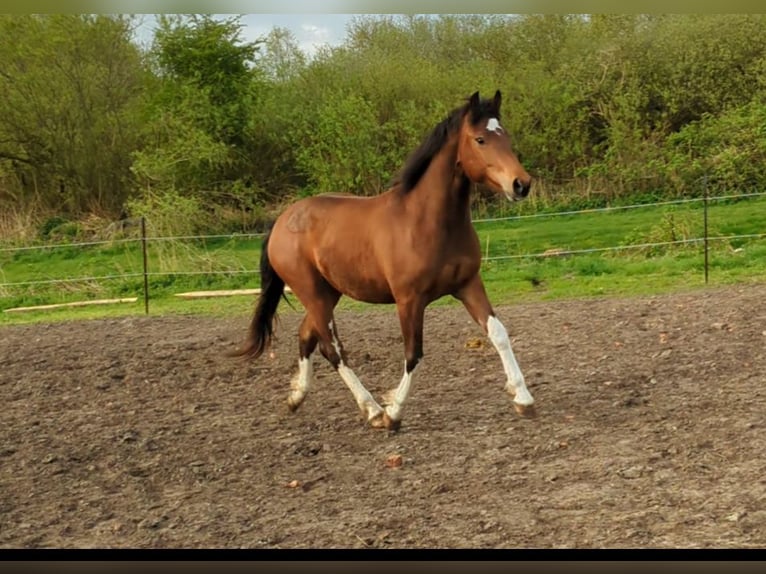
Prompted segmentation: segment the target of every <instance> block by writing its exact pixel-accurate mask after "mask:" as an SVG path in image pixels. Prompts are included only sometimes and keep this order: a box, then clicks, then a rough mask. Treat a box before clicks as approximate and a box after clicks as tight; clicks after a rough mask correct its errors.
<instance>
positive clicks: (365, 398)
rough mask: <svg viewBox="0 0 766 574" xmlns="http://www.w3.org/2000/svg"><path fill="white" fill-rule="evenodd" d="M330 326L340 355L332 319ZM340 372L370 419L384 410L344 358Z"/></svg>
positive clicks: (339, 366)
mask: <svg viewBox="0 0 766 574" xmlns="http://www.w3.org/2000/svg"><path fill="white" fill-rule="evenodd" d="M329 327H330V333H332V346H333V347H335V352H336V353H338V356H341V352H340V343H339V342H338V339H336V338H335V330H334V329H333V325H332V321H330V324H329ZM338 374H339V375H340V378H341V379H343V382H344V383H346V386H347V387H348V388H349V390H350V391H351V394H352V395H354V399H356V404H357V405H359V408H360V409H362V412H363V413H365V414H366V415H367V420H368V421H369V420H371V419H373V418H375V417H376V416H378V415H380V414H381V413H382V412H383V409H382V408H381V406H380V405H379V404H378V403H377V402H376V401H375V399H374V398H373V396H372V395H371V394H370V391H368V390H367V389H366V388H365V387H364V385H363V384H362V382H361V381H360V380H359V377H357V376H356V373H354V371H352V370H351V369H350V368H348V367H347V366H346V365H345V364H343V359H342V358H341V360H340V364H339V365H338Z"/></svg>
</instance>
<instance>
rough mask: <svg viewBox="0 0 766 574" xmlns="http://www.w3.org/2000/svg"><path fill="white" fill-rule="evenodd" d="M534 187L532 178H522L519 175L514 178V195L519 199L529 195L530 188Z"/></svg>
mask: <svg viewBox="0 0 766 574" xmlns="http://www.w3.org/2000/svg"><path fill="white" fill-rule="evenodd" d="M531 188H532V180H531V179H528V180H526V181H522V180H520V179H519V178H518V177H517V178H516V179H514V180H513V196H514V198H515V199H516V200H517V201H518V200H520V199H524V198H525V197H526V196H528V195H529V190H530V189H531Z"/></svg>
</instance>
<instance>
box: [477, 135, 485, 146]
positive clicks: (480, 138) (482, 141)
mask: <svg viewBox="0 0 766 574" xmlns="http://www.w3.org/2000/svg"><path fill="white" fill-rule="evenodd" d="M476 143H477V144H479V145H484V138H483V137H481V136H479V137H477V138H476Z"/></svg>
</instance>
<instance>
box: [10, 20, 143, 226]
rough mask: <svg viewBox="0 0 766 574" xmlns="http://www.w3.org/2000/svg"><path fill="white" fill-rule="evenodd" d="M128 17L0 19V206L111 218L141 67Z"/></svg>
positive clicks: (132, 139) (121, 192)
mask: <svg viewBox="0 0 766 574" xmlns="http://www.w3.org/2000/svg"><path fill="white" fill-rule="evenodd" d="M131 26H132V20H131V19H130V18H127V17H122V16H119V17H112V16H106V15H77V14H47V15H9V14H5V15H2V16H0V38H1V39H2V40H0V207H3V204H19V203H21V204H27V205H29V204H34V205H36V206H38V207H41V208H43V209H45V208H55V209H56V210H57V211H59V212H60V213H64V214H68V215H80V214H82V213H86V212H88V211H96V212H98V211H111V212H113V213H115V212H119V209H120V207H121V205H122V202H123V201H124V199H125V198H126V196H127V194H128V190H129V187H130V172H129V166H130V152H131V151H132V150H133V149H135V147H136V145H137V144H138V132H139V129H140V126H139V125H138V124H137V122H136V116H137V113H138V109H139V105H140V101H141V95H142V92H141V90H142V87H143V84H144V71H143V70H142V68H141V59H140V53H139V51H138V49H137V48H136V46H135V45H134V44H133V43H132V41H131Z"/></svg>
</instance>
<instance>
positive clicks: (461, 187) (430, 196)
mask: <svg viewBox="0 0 766 574" xmlns="http://www.w3.org/2000/svg"><path fill="white" fill-rule="evenodd" d="M456 160H457V142H450V143H449V144H447V145H445V146H444V148H443V149H442V150H441V151H440V152H439V153H438V154H436V156H435V157H434V158H433V159H432V160H431V163H430V165H429V166H428V169H426V171H425V173H424V174H423V177H421V179H420V181H419V182H418V184H417V185H416V186H415V187H414V188H413V189H412V190H411V191H410V193H409V200H410V202H411V205H412V206H413V211H415V212H417V213H419V214H420V215H421V216H422V215H431V216H432V217H430V218H428V219H430V220H431V221H432V222H434V224H436V225H437V226H443V225H444V223H446V222H449V223H453V224H454V223H463V222H468V223H470V197H469V192H470V182H469V181H468V178H466V176H465V175H464V174H463V172H462V170H460V169H459V168H458V167H457V166H456V165H455V164H456ZM419 219H421V218H420V217H419Z"/></svg>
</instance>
